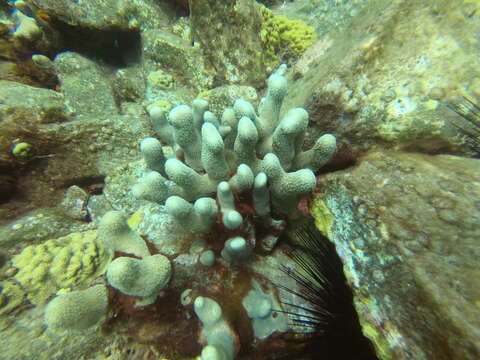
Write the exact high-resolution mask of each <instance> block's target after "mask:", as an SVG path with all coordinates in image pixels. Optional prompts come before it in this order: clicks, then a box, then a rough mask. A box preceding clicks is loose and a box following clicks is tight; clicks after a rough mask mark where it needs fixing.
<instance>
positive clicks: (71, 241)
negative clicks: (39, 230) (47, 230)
mask: <svg viewBox="0 0 480 360" xmlns="http://www.w3.org/2000/svg"><path fill="white" fill-rule="evenodd" d="M96 238H97V232H96V231H95V230H91V231H86V232H81V233H72V234H70V235H68V236H64V237H62V238H58V239H55V240H48V241H47V242H45V243H43V244H40V245H31V246H27V247H26V248H25V249H24V250H23V251H22V253H20V254H19V255H17V256H15V257H14V258H13V259H12V261H13V264H14V266H15V267H17V268H18V269H19V271H18V273H17V274H16V275H15V277H14V279H15V280H16V281H17V282H18V283H19V284H20V286H21V287H22V288H23V290H24V291H25V292H26V295H27V298H28V300H29V301H30V302H31V303H32V304H41V303H43V302H45V301H46V300H47V299H48V298H49V297H50V296H51V295H52V294H53V293H56V292H58V291H60V290H62V289H70V287H72V286H74V285H76V284H79V283H82V282H86V281H88V280H90V279H93V278H94V277H96V276H98V275H100V274H101V273H103V271H104V270H105V266H106V264H107V263H108V261H109V260H110V258H109V254H108V252H106V251H105V249H104V248H103V247H102V246H101V245H100V244H99V243H98V242H97V241H96Z"/></svg>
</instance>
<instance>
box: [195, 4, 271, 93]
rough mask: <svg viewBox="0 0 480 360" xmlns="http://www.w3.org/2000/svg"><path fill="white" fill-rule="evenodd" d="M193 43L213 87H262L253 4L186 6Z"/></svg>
mask: <svg viewBox="0 0 480 360" xmlns="http://www.w3.org/2000/svg"><path fill="white" fill-rule="evenodd" d="M190 10H191V16H190V19H191V26H192V36H193V41H197V42H199V43H200V46H201V48H202V51H203V54H204V56H205V59H206V62H207V66H209V67H210V69H211V70H214V71H215V73H216V76H217V78H218V84H217V85H223V84H225V83H230V84H231V83H236V84H249V85H252V86H259V85H261V84H263V78H264V75H265V74H264V61H263V54H262V45H261V43H260V38H259V32H260V26H261V21H262V19H261V16H260V12H259V9H258V7H257V6H256V4H255V1H253V0H239V1H234V0H226V1H221V2H218V1H215V0H198V1H192V2H191V3H190Z"/></svg>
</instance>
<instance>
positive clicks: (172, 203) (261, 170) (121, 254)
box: [45, 65, 336, 359]
mask: <svg viewBox="0 0 480 360" xmlns="http://www.w3.org/2000/svg"><path fill="white" fill-rule="evenodd" d="M285 69H286V66H285V65H282V66H280V68H279V69H278V70H277V71H276V72H275V73H273V74H272V75H271V76H270V77H269V78H268V92H267V94H266V96H265V97H264V98H263V99H262V101H261V103H260V105H259V108H258V114H257V113H256V111H255V109H254V107H253V106H252V104H250V103H249V102H247V101H245V100H243V99H237V100H236V101H235V103H234V105H233V108H226V109H225V110H224V111H223V114H222V116H221V119H218V118H217V117H216V116H215V115H214V114H213V113H212V112H210V111H208V103H207V102H206V101H205V100H202V99H196V100H195V101H194V102H193V105H192V107H189V106H187V105H180V106H177V107H175V108H173V109H172V110H171V111H170V112H169V114H168V116H167V114H165V112H164V111H163V110H162V108H160V107H155V106H153V107H151V108H150V109H149V114H150V119H151V123H152V125H153V127H154V129H155V131H156V133H157V135H158V139H156V138H146V139H144V140H143V141H142V142H141V151H142V154H143V158H144V160H145V163H146V165H147V167H148V169H149V172H148V173H146V175H145V176H144V177H143V178H142V179H140V181H139V182H138V183H137V184H136V185H135V186H134V187H133V189H132V192H133V194H134V195H135V196H136V197H137V198H139V199H145V200H148V201H152V202H156V203H159V204H162V205H163V204H164V205H165V211H166V213H167V214H168V216H169V221H168V223H169V226H170V227H171V228H172V229H174V230H175V231H174V233H176V234H182V236H180V235H179V241H186V240H185V239H188V240H189V241H191V240H192V239H193V238H195V236H196V237H198V236H204V237H205V238H206V239H207V240H208V241H207V245H206V247H205V248H206V249H205V250H204V251H203V252H202V253H201V254H200V256H199V257H198V263H199V265H198V266H203V267H204V268H209V267H210V269H212V270H211V271H213V269H214V267H212V265H213V264H215V263H216V264H220V266H221V267H222V269H223V271H227V272H235V271H238V269H241V268H242V267H248V264H249V261H250V260H251V259H252V258H253V257H257V256H262V254H267V253H269V252H271V251H272V249H273V248H274V246H275V244H276V242H277V240H278V238H279V235H280V233H281V232H282V230H283V229H284V228H285V226H286V222H287V221H288V220H289V219H292V218H298V217H300V216H302V212H301V211H299V207H300V205H299V204H300V203H301V200H302V199H303V198H304V197H305V196H308V194H310V193H311V191H312V190H313V189H314V188H315V184H316V179H315V174H314V172H315V171H317V170H318V169H319V168H320V167H321V166H322V165H324V164H325V163H326V162H327V161H328V160H329V159H330V158H331V157H332V155H333V154H334V152H335V149H336V140H335V137H334V136H333V135H330V134H326V135H323V136H321V137H320V138H319V139H318V140H317V141H316V143H315V144H314V146H313V147H312V148H311V149H309V150H306V151H304V150H303V142H304V136H305V131H306V129H307V125H308V113H307V111H306V110H305V109H303V108H294V109H290V110H289V111H287V113H286V115H285V116H284V117H283V118H282V119H280V116H279V114H280V108H281V105H282V102H283V99H284V97H285V94H286V90H287V81H286V78H285V77H284V72H285ZM166 154H169V155H168V156H167V155H166ZM98 231H99V239H100V240H101V242H102V244H103V246H104V247H105V248H106V249H107V251H108V252H110V253H111V254H114V255H113V257H114V260H113V261H111V262H110V263H109V264H108V265H107V270H106V279H107V282H108V285H110V287H112V288H113V289H115V293H117V295H118V296H125V295H128V296H131V297H134V299H135V306H136V307H138V308H143V307H146V306H149V305H152V304H155V303H156V302H158V301H162V296H163V295H160V296H159V294H163V292H162V290H165V289H166V288H168V283H169V281H170V280H171V278H172V277H174V276H175V272H174V271H172V265H171V262H170V260H169V258H168V257H167V256H165V255H162V249H161V248H156V249H154V250H152V246H149V245H147V243H146V242H145V240H144V239H143V238H142V237H141V236H140V235H138V234H137V233H136V232H134V231H133V230H132V229H131V228H130V227H129V226H128V225H127V222H126V220H125V218H124V216H123V215H122V214H121V213H120V212H118V211H112V212H109V213H107V214H106V215H105V216H104V217H103V219H102V220H101V223H100V226H99V230H98ZM192 283H193V281H192ZM250 283H251V286H250V290H249V291H247V292H245V293H244V297H243V299H238V302H239V303H240V306H243V309H244V311H245V312H246V314H247V315H248V318H250V319H251V325H250V326H251V328H252V329H253V330H252V331H253V332H254V334H255V336H256V337H258V338H266V337H268V336H269V335H270V334H272V333H273V332H274V331H285V330H286V328H287V324H286V320H285V317H284V316H283V315H282V316H278V315H279V314H275V315H273V314H274V311H273V307H277V308H278V306H279V304H278V301H277V300H276V299H275V296H273V295H271V294H267V293H265V292H263V291H262V288H261V286H260V285H259V283H258V282H256V280H254V279H252V280H251V282H250ZM185 290H186V289H185ZM232 291H233V290H232ZM110 300H111V297H110ZM178 301H179V302H180V300H178ZM192 303H193V310H194V312H195V314H196V315H197V317H198V319H199V320H200V322H201V325H202V330H201V342H202V343H203V344H204V347H203V350H202V352H201V358H202V359H233V358H234V357H235V354H236V353H237V352H238V351H239V346H240V345H239V341H238V334H237V329H235V327H234V326H232V322H231V321H230V319H229V318H228V314H227V313H226V312H225V311H224V310H223V307H222V306H221V303H219V301H217V300H216V299H213V298H211V297H208V296H201V295H198V296H196V297H195V298H194V299H192ZM222 305H223V304H222ZM152 306H153V305H152ZM107 309H108V300H107V288H106V287H105V286H104V285H95V286H93V287H91V288H89V289H86V290H82V291H73V292H70V293H67V294H63V295H59V296H57V297H56V298H55V299H53V300H52V301H51V302H50V303H49V305H48V307H47V310H46V315H45V318H46V323H47V325H48V327H49V328H51V329H53V330H77V329H85V328H88V327H90V326H93V325H95V324H97V323H98V322H100V321H101V320H102V319H103V318H104V316H105V314H106V313H107ZM188 321H195V319H190V320H188Z"/></svg>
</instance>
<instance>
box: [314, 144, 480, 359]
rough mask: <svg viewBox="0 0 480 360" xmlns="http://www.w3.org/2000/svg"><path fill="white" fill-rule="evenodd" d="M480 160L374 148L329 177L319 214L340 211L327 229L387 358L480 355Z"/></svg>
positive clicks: (320, 218)
mask: <svg viewBox="0 0 480 360" xmlns="http://www.w3.org/2000/svg"><path fill="white" fill-rule="evenodd" d="M479 167H480V161H479V160H476V159H468V158H459V157H454V156H428V155H420V154H408V153H396V152H388V153H372V154H370V155H368V156H366V157H365V158H364V159H363V160H362V162H361V163H360V164H359V165H358V166H357V167H356V168H353V169H351V170H347V171H343V172H337V173H334V174H330V175H327V176H326V177H325V178H324V179H322V180H321V193H322V195H321V196H320V197H318V198H317V202H316V203H314V204H315V205H314V208H313V209H312V214H313V215H314V216H315V217H316V220H317V222H318V223H320V225H321V224H325V223H326V221H325V220H326V219H328V218H329V216H333V223H332V224H331V226H329V231H327V234H328V233H329V237H330V239H331V240H332V241H333V242H334V244H335V247H336V249H337V252H338V254H339V256H340V257H341V259H342V261H343V264H344V271H345V274H346V276H347V279H348V281H349V284H350V286H351V287H352V289H353V293H354V299H355V300H354V301H355V308H356V311H357V312H358V315H359V319H360V322H361V325H362V328H363V332H364V334H365V335H366V336H367V337H369V338H370V339H371V340H372V342H373V343H374V344H375V348H376V351H377V354H378V356H379V357H380V358H381V359H439V360H447V359H477V358H478V357H479V356H480V343H479V342H478V339H479V338H480V308H479V306H478V303H479V299H480V283H479V279H480V268H479V267H478V258H479V256H480V250H479V247H478V226H479V224H480V203H479V202H478V198H479V195H480V173H479V172H478V169H479ZM325 207H326V208H328V212H327V211H326V209H325Z"/></svg>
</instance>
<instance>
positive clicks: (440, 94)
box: [285, 0, 480, 156]
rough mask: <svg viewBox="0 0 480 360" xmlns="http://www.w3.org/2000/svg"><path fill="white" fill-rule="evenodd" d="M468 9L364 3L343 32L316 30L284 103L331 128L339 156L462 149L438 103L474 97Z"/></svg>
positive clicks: (476, 77)
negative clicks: (381, 149) (388, 149)
mask: <svg viewBox="0 0 480 360" xmlns="http://www.w3.org/2000/svg"><path fill="white" fill-rule="evenodd" d="M470 7H472V8H474V9H478V7H477V5H473V4H472V3H470V5H468V4H467V2H466V1H465V2H464V1H456V2H452V1H438V2H435V3H430V4H429V5H426V4H420V3H419V2H417V1H409V0H399V1H388V2H386V1H382V0H373V1H370V2H368V5H365V6H364V7H363V10H361V11H360V12H359V13H358V15H357V16H355V17H354V19H353V20H352V21H351V22H350V23H349V26H348V27H346V28H345V30H343V31H342V30H339V29H335V30H332V31H331V32H330V33H327V34H325V35H323V36H322V37H321V38H319V39H318V41H317V42H315V43H314V44H313V45H312V47H311V48H314V49H313V50H315V51H308V50H307V51H306V52H305V54H304V55H303V56H302V57H301V58H300V59H299V61H298V62H297V63H296V65H295V67H294V71H293V73H294V74H293V76H294V77H295V78H296V80H295V81H294V82H291V84H292V86H291V87H290V88H289V94H291V96H287V100H286V104H285V105H286V107H290V106H293V105H294V106H302V107H304V108H306V109H307V110H308V112H309V113H310V114H311V117H310V118H311V120H312V125H314V124H315V123H316V124H318V125H319V127H320V128H321V129H325V127H327V128H329V127H332V128H334V129H335V135H336V136H337V137H338V138H339V139H342V141H343V142H344V143H345V144H346V145H347V146H345V147H344V148H343V149H342V148H341V149H340V153H341V154H344V155H345V156H348V155H350V154H352V153H358V152H360V153H361V152H363V151H365V149H368V148H371V147H372V146H378V145H380V146H384V145H385V144H388V145H389V146H394V147H396V148H399V149H408V150H412V149H413V150H416V151H422V152H428V153H439V152H441V153H445V152H447V153H463V154H468V153H469V150H468V147H466V146H462V145H461V144H459V141H458V138H457V134H458V132H457V130H456V129H455V127H454V126H452V125H451V124H450V122H452V121H454V120H455V118H456V115H455V114H454V113H453V112H452V111H451V110H449V109H448V108H447V107H446V106H445V104H446V103H449V102H453V103H455V102H458V100H459V99H460V100H461V99H462V97H463V96H468V97H473V98H475V97H478V96H479V95H480V90H479V89H480V87H479V85H478V84H480V72H479V68H478V66H477V65H476V63H477V57H476V54H477V52H478V44H477V43H478V41H477V40H476V39H474V36H473V34H476V33H477V32H478V29H479V25H478V21H470V20H469V15H468V14H469V13H471V10H468V9H469V8H470ZM474 13H475V14H476V15H475V16H474V18H475V19H477V18H478V13H479V12H478V10H474ZM438 14H444V16H442V17H438ZM380 19H381V20H380ZM315 135H316V134H315V130H313V131H312V132H311V136H312V137H315Z"/></svg>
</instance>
